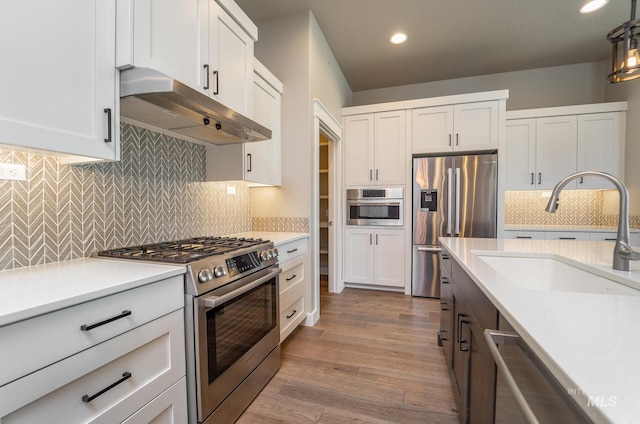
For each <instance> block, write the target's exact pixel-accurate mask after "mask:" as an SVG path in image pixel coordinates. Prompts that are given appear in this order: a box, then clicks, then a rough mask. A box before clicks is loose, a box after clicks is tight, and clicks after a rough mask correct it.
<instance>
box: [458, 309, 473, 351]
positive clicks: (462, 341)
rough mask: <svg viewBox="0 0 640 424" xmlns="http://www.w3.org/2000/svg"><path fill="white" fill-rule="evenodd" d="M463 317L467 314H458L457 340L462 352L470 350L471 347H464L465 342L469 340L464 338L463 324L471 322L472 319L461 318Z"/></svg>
mask: <svg viewBox="0 0 640 424" xmlns="http://www.w3.org/2000/svg"><path fill="white" fill-rule="evenodd" d="M462 317H466V315H465V314H458V334H457V340H456V341H457V342H458V349H459V350H460V352H468V351H469V348H468V347H462V345H463V343H467V342H468V340H465V339H463V338H462V324H467V325H469V324H471V321H467V320H465V319H460V318H462Z"/></svg>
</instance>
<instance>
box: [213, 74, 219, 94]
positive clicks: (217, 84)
mask: <svg viewBox="0 0 640 424" xmlns="http://www.w3.org/2000/svg"><path fill="white" fill-rule="evenodd" d="M213 76H214V77H216V89H215V90H214V91H213V94H220V74H218V71H213Z"/></svg>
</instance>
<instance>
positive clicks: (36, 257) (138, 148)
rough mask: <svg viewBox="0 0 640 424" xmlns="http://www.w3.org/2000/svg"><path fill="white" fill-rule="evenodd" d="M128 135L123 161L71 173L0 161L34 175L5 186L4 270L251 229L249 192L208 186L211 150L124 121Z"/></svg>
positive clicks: (1, 218) (35, 162)
mask: <svg viewBox="0 0 640 424" xmlns="http://www.w3.org/2000/svg"><path fill="white" fill-rule="evenodd" d="M121 134H122V143H121V149H122V150H121V153H122V154H121V158H122V159H121V160H120V161H119V162H103V163H96V164H90V165H72V166H70V165H64V164H62V163H61V162H60V160H59V159H58V158H55V157H51V156H43V155H37V154H32V153H23V152H16V151H11V150H2V151H0V162H7V163H16V164H24V165H25V166H26V167H27V176H28V180H27V181H8V180H0V269H11V268H16V267H22V266H29V265H37V264H42V263H47V262H57V261H63V260H68V259H74V258H80V257H84V256H89V255H91V254H93V253H94V252H96V251H98V250H103V249H113V248H116V247H121V246H130V245H135V244H144V243H155V242H160V241H165V240H175V239H180V238H187V237H194V236H200V235H227V234H233V233H237V232H244V231H250V230H251V199H250V192H249V188H248V186H247V185H246V184H245V183H242V182H223V183H204V182H203V181H204V177H205V149H204V147H203V146H201V145H198V144H193V143H189V142H186V141H183V140H180V139H176V138H174V137H171V136H167V135H165V134H160V133H156V132H153V131H150V130H148V129H144V128H140V127H137V126H134V125H131V124H125V123H123V124H122V126H121ZM229 185H234V186H235V187H236V194H235V195H229V194H227V186H229Z"/></svg>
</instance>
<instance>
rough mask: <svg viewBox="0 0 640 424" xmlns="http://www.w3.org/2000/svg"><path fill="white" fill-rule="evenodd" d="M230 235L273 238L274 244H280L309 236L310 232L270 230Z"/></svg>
mask: <svg viewBox="0 0 640 424" xmlns="http://www.w3.org/2000/svg"><path fill="white" fill-rule="evenodd" d="M230 237H247V238H261V239H264V240H271V241H272V242H273V244H274V245H276V246H280V245H281V244H285V243H288V242H290V241H296V240H300V239H303V238H307V237H309V234H308V233H285V232H269V231H247V232H245V233H237V234H231V235H230Z"/></svg>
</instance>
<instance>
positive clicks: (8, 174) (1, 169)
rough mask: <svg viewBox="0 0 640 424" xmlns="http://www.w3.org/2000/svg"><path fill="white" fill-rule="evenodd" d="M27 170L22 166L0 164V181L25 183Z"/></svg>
mask: <svg viewBox="0 0 640 424" xmlns="http://www.w3.org/2000/svg"><path fill="white" fill-rule="evenodd" d="M26 179H27V168H26V167H25V166H24V165H15V164H13V163H0V180H16V181H26Z"/></svg>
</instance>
